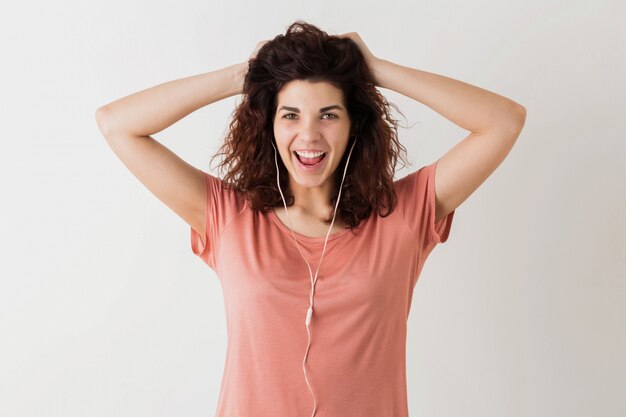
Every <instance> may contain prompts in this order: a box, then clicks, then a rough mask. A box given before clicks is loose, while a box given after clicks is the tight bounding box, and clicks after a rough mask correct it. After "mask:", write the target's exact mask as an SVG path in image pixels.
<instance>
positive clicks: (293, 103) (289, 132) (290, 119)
mask: <svg viewBox="0 0 626 417" xmlns="http://www.w3.org/2000/svg"><path fill="white" fill-rule="evenodd" d="M277 103H278V108H277V110H276V116H275V118H274V137H275V138H276V144H277V145H278V146H277V147H278V152H279V154H280V157H281V158H282V161H283V163H284V164H285V167H286V168H287V170H288V171H289V185H290V187H291V189H292V192H293V191H295V190H294V188H301V187H321V188H322V189H324V191H325V192H327V193H328V194H330V192H331V190H332V184H333V181H329V179H332V178H333V176H334V175H335V171H336V169H337V166H338V165H339V163H340V161H341V158H342V156H343V154H344V152H345V150H346V147H347V144H348V138H349V134H350V117H349V115H348V112H347V109H346V107H345V103H344V97H343V92H342V91H341V89H339V88H337V87H335V86H334V85H332V84H330V83H328V82H316V83H312V82H309V81H304V80H293V81H290V82H289V83H287V84H285V85H284V86H283V88H282V89H281V90H280V91H279V93H278V95H277ZM304 150H308V151H312V152H324V153H325V155H324V158H323V159H322V161H321V162H320V163H319V165H318V166H317V167H314V168H307V167H305V166H304V165H302V164H301V163H300V161H299V160H298V157H297V155H296V153H295V151H304Z"/></svg>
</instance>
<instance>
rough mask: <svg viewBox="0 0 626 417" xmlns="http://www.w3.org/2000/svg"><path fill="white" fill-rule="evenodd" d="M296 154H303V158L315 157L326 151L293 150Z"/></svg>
mask: <svg viewBox="0 0 626 417" xmlns="http://www.w3.org/2000/svg"><path fill="white" fill-rule="evenodd" d="M295 152H296V153H297V154H298V155H300V156H303V157H305V158H317V157H318V156H322V155H324V154H325V153H326V152H298V151H295Z"/></svg>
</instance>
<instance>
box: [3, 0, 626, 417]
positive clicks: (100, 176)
mask: <svg viewBox="0 0 626 417" xmlns="http://www.w3.org/2000/svg"><path fill="white" fill-rule="evenodd" d="M296 19H304V20H306V21H308V22H310V23H313V24H316V25H318V26H319V27H320V28H322V29H323V30H325V31H327V32H329V33H331V34H338V33H345V32H350V31H356V32H358V33H359V34H360V35H361V37H362V38H363V39H364V41H365V42H366V44H367V45H368V47H369V48H370V49H371V51H372V52H373V53H374V54H375V55H376V56H378V57H381V58H384V59H387V60H390V61H393V62H397V63H399V64H402V65H405V66H411V67H415V68H418V69H422V70H426V71H430V72H435V73H439V74H442V75H446V76H449V77H452V78H456V79H460V80H462V81H465V82H468V83H471V84H474V85H477V86H480V87H482V88H485V89H488V90H491V91H494V92H496V93H498V94H501V95H504V96H506V97H509V98H511V99H513V100H515V101H517V102H518V103H520V104H522V105H524V106H525V107H526V109H527V112H528V116H527V119H526V125H525V127H524V130H523V132H522V134H521V135H520V137H519V139H518V141H517V143H516V145H515V147H514V148H513V150H512V151H511V153H510V154H509V156H508V157H507V159H506V160H505V161H504V162H503V163H502V165H501V166H500V167H499V168H498V169H497V170H496V172H495V173H494V174H493V175H492V176H491V177H490V178H489V179H488V180H487V181H486V182H485V183H483V185H482V186H481V187H480V188H479V189H478V190H477V191H476V192H475V193H474V194H473V195H472V196H471V197H470V198H469V199H468V200H466V201H465V202H464V203H463V204H462V205H461V206H460V207H459V208H457V212H456V213H455V218H454V222H453V226H452V230H451V234H450V237H449V240H448V241H447V242H446V243H445V244H443V245H440V246H438V247H437V248H436V249H435V251H434V252H433V253H432V254H431V255H430V257H429V259H428V261H427V264H426V266H425V268H424V270H423V272H422V275H421V277H420V280H419V281H418V284H417V286H416V288H415V293H414V300H413V307H412V311H411V316H410V320H409V323H408V326H409V339H408V345H407V364H408V370H407V371H408V376H407V378H408V396H409V407H410V412H411V415H412V416H418V417H427V416H432V417H456V416H461V415H462V416H476V417H501V416H508V417H522V416H524V417H526V416H532V417H561V416H563V417H565V416H567V417H579V416H580V417H588V416H602V417H618V416H624V415H626V414H625V413H626V396H625V395H624V386H626V357H625V355H624V352H626V282H625V280H626V224H625V223H626V195H625V192H624V190H625V186H624V179H625V178H626V168H625V163H626V134H625V133H624V132H625V131H626V130H625V128H624V120H625V116H626V98H625V97H626V81H625V79H626V78H625V76H624V75H625V74H626V25H624V24H623V22H624V21H626V6H625V5H624V2H621V1H618V0H614V1H608V0H604V1H594V2H590V1H581V0H578V1H545V0H542V1H538V0H532V1H523V2H520V1H512V0H507V1H474V2H463V1H437V2H424V1H421V2H419V1H406V2H400V1H394V0H390V1H384V2H378V3H363V2H359V1H355V0H352V1H343V2H338V1H324V0H322V1H315V2H299V1H289V2H286V1H264V2H243V1H241V0H237V1H226V2H207V1H204V2H200V1H194V2H180V1H157V2H155V1H131V2H129V1H123V2H122V1H118V0H115V1H107V2H80V1H61V2H43V1H35V2H28V3H19V4H18V3H17V2H13V3H11V4H10V6H8V7H7V6H5V7H3V11H2V16H1V17H0V43H1V50H2V64H1V66H0V70H1V74H2V76H1V77H0V83H1V84H0V87H1V89H0V91H1V97H0V106H1V107H0V117H1V121H2V135H1V136H0V140H1V141H2V142H1V143H2V146H1V148H0V190H1V202H2V203H1V204H0V210H2V211H1V215H0V245H1V247H0V256H1V257H2V259H1V262H0V415H2V416H7V417H9V416H11V417H13V416H19V417H42V416H46V417H79V416H80V417H84V416H90V417H100V416H102V417H105V416H106V417H110V416H116V417H127V416H128V417H130V416H133V417H134V416H152V417H157V416H186V417H191V416H212V415H214V413H215V409H216V406H217V400H218V394H219V388H220V379H221V375H222V371H223V365H224V360H225V352H226V323H225V312H224V305H223V301H222V294H221V287H220V284H219V281H218V280H217V278H216V276H215V275H214V273H213V271H211V270H210V269H209V268H208V267H207V266H206V265H205V264H204V263H203V262H202V261H201V260H200V259H199V258H197V257H196V256H195V255H193V253H192V252H191V246H190V229H189V226H188V225H187V224H186V223H184V221H183V220H182V219H181V218H179V217H178V216H176V215H175V213H174V212H172V211H171V210H170V209H169V208H168V207H167V206H165V205H164V204H163V203H161V202H160V201H159V200H158V199H157V198H156V197H154V196H153V195H152V194H150V192H149V191H148V190H147V189H146V188H145V187H144V186H143V185H142V184H141V183H140V182H139V181H138V180H137V179H136V178H135V177H134V176H133V175H132V174H131V173H130V171H128V170H127V169H126V168H125V166H124V165H123V164H122V163H121V161H120V160H118V159H117V157H116V156H115V154H114V153H113V152H112V150H111V149H110V148H109V147H108V145H107V143H106V142H105V140H104V139H103V137H102V136H101V134H100V132H99V130H98V127H97V125H96V121H95V111H96V109H97V108H98V107H99V106H102V105H104V104H107V103H109V102H111V101H113V100H115V99H117V98H120V97H122V96H125V95H128V94H131V93H133V92H136V91H139V90H142V89H145V88H148V87H150V86H153V85H156V84H159V83H162V82H165V81H169V80H172V79H177V78H182V77H186V76H190V75H195V74H199V73H203V72H207V71H212V70H216V69H219V68H222V67H225V66H228V65H231V64H234V63H237V62H242V61H244V60H247V58H248V56H249V55H250V53H251V52H252V50H253V49H254V47H255V45H256V43H257V42H258V41H260V40H263V39H271V38H273V37H274V36H276V35H278V34H280V33H284V31H285V29H286V28H287V26H288V25H289V24H290V23H292V22H293V21H294V20H296ZM381 91H382V92H383V94H385V96H386V97H387V98H388V99H389V101H390V102H393V103H395V104H397V105H399V107H400V109H401V110H402V112H403V113H404V114H405V115H406V116H407V122H408V123H405V125H407V126H410V127H409V128H407V129H400V130H399V134H400V140H401V142H402V143H403V144H404V145H405V146H406V147H407V149H408V154H409V158H410V160H411V162H412V163H413V165H412V166H411V167H410V169H402V170H399V171H398V173H397V175H396V176H397V178H400V177H403V176H404V175H406V174H407V173H409V172H412V171H415V170H417V169H418V168H419V167H421V166H423V165H425V164H429V163H431V162H434V161H435V160H436V159H437V158H439V157H441V156H442V155H443V154H444V153H445V152H446V151H447V150H448V149H450V148H451V147H452V146H454V145H455V144H456V143H458V141H460V140H462V139H463V138H464V137H465V136H466V135H467V134H468V132H466V131H465V130H463V129H461V128H459V127H458V126H456V125H454V124H453V123H451V122H450V121H448V120H447V119H445V118H443V117H442V116H441V115H439V114H437V113H435V112H434V111H432V110H431V109H429V108H428V107H426V106H424V105H422V104H421V103H419V102H416V101H413V100H411V99H409V98H407V97H404V96H401V95H399V94H397V93H395V92H393V91H391V90H386V89H381ZM239 97H240V96H233V97H230V98H228V99H226V100H223V101H221V102H218V103H214V104H212V105H210V106H207V107H204V108H202V109H200V110H198V111H196V112H194V113H192V114H191V115H189V116H188V117H186V118H184V119H183V120H181V121H180V122H178V123H176V124H175V125H173V126H171V127H170V128H168V129H166V130H164V131H162V132H160V133H158V134H156V135H155V138H157V139H158V140H159V141H161V143H163V144H165V145H166V146H168V147H169V148H170V149H172V150H173V151H174V152H176V153H177V154H178V155H179V156H181V157H182V158H183V159H185V160H186V161H188V162H190V163H191V164H193V165H195V166H196V167H198V168H201V169H203V170H206V171H209V168H208V166H209V158H210V156H212V155H213V154H214V152H215V151H216V150H217V148H218V146H219V144H220V140H221V139H222V137H223V135H224V133H225V129H226V128H227V122H228V121H229V117H230V113H231V111H232V110H233V108H234V106H235V104H236V103H237V100H238V99H239ZM396 116H397V118H399V119H400V118H401V116H399V115H397V114H396ZM402 120H403V119H402ZM213 173H214V174H215V172H213ZM303 354H304V352H303ZM307 412H308V411H307ZM303 415H308V414H306V413H305V414H303ZM246 417H247V416H246ZM251 417H254V416H251ZM337 417H341V416H337Z"/></svg>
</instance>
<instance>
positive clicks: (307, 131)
mask: <svg viewBox="0 0 626 417" xmlns="http://www.w3.org/2000/svg"><path fill="white" fill-rule="evenodd" d="M298 136H300V139H302V140H305V141H316V140H318V139H319V138H320V129H319V124H318V121H317V120H315V119H308V120H305V121H303V122H302V123H301V124H300V129H299V131H298Z"/></svg>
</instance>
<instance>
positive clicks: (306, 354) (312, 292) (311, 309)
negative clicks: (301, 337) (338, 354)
mask: <svg viewBox="0 0 626 417" xmlns="http://www.w3.org/2000/svg"><path fill="white" fill-rule="evenodd" d="M355 144H356V137H355V139H354V142H353V143H352V147H351V148H350V153H349V154H348V160H347V161H346V166H345V167H344V170H343V178H342V179H341V185H340V186H339V194H338V196H337V203H335V210H334V212H333V220H332V222H331V223H330V227H329V228H328V233H326V240H325V241H324V249H323V250H322V256H321V257H320V261H319V263H318V264H317V270H316V271H315V278H313V274H312V272H311V266H310V265H309V262H308V261H307V260H306V258H305V257H304V255H303V254H302V251H301V250H300V245H299V244H298V239H296V235H295V234H294V232H293V226H292V224H291V219H290V218H289V211H288V210H287V202H286V201H285V196H284V195H283V192H282V190H281V189H280V173H279V169H278V156H277V151H276V146H274V143H273V142H272V147H274V161H275V162H276V182H277V185H278V191H279V192H280V196H281V197H282V199H283V204H284V205H285V213H287V220H288V221H289V228H290V229H291V234H292V236H293V239H294V241H295V242H296V246H297V248H298V251H299V252H300V255H301V256H302V258H303V259H304V262H306V264H307V266H308V268H309V275H310V277H311V295H310V297H309V302H310V304H309V309H308V310H307V313H306V319H305V321H304V322H305V324H306V327H307V334H308V343H307V348H306V352H305V355H304V360H303V361H302V370H303V371H304V379H305V380H306V383H307V386H308V387H309V391H311V395H313V414H311V417H313V416H314V415H315V411H316V410H317V400H316V398H315V395H314V394H313V391H312V390H311V385H310V384H309V380H308V378H307V377H306V368H305V366H304V364H305V362H306V358H307V356H308V354H309V347H310V344H311V333H310V331H309V324H310V323H311V317H312V316H313V297H314V295H315V283H316V282H317V273H318V272H319V270H320V265H321V264H322V259H323V258H324V252H326V243H327V242H328V236H330V231H331V230H332V228H333V224H334V223H335V214H337V207H338V206H339V199H340V198H341V189H342V188H343V181H344V180H345V178H346V172H347V171H348V163H349V162H350V156H351V155H352V150H353V149H354V145H355Z"/></svg>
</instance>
